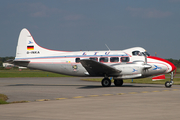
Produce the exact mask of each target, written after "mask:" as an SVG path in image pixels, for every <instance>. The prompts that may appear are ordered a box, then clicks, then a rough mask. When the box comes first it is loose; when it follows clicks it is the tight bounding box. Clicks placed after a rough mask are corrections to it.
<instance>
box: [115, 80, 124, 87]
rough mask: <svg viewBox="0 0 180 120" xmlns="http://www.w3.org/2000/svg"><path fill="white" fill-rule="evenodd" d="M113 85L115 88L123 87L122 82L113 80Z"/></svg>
mask: <svg viewBox="0 0 180 120" xmlns="http://www.w3.org/2000/svg"><path fill="white" fill-rule="evenodd" d="M114 85H115V86H122V85H123V80H121V79H120V80H114Z"/></svg>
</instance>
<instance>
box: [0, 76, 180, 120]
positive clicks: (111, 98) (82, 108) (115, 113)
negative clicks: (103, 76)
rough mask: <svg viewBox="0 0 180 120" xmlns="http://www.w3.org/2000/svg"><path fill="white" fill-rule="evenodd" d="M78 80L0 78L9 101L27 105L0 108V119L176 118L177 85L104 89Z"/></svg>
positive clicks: (178, 116)
mask: <svg viewBox="0 0 180 120" xmlns="http://www.w3.org/2000/svg"><path fill="white" fill-rule="evenodd" d="M80 79H81V78H78V77H77V78H36V79H35V78H14V79H12V78H1V79H0V91H1V93H2V94H8V95H10V96H11V97H10V99H9V101H14V100H27V101H30V102H28V103H15V104H6V105H0V119H1V120H72V119H75V120H84V119H86V120H90V119H93V120H94V119H95V120H102V119H103V120H109V119H113V120H116V119H118V120H119V119H122V120H132V119H134V120H144V119H146V120H152V119H153V120H169V119H173V120H179V119H180V114H179V113H180V112H179V110H180V105H179V101H180V86H179V85H173V87H172V88H165V87H164V85H151V84H124V86H123V87H115V86H112V87H108V88H104V87H101V85H100V83H99V82H87V81H81V80H80ZM38 88H39V89H38ZM25 93H26V94H25ZM41 94H42V95H41ZM38 95H40V96H38ZM8 97H9V96H8ZM38 100H39V101H38Z"/></svg>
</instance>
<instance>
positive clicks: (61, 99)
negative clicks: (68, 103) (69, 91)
mask: <svg viewBox="0 0 180 120" xmlns="http://www.w3.org/2000/svg"><path fill="white" fill-rule="evenodd" d="M65 99H68V98H56V100H65Z"/></svg>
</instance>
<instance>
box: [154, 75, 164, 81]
mask: <svg viewBox="0 0 180 120" xmlns="http://www.w3.org/2000/svg"><path fill="white" fill-rule="evenodd" d="M164 79H166V78H165V75H159V76H155V77H153V78H152V81H156V80H164Z"/></svg>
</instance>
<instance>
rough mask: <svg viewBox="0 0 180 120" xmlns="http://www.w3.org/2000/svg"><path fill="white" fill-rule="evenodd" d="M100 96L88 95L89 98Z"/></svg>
mask: <svg viewBox="0 0 180 120" xmlns="http://www.w3.org/2000/svg"><path fill="white" fill-rule="evenodd" d="M98 96H99V95H88V97H98Z"/></svg>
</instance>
